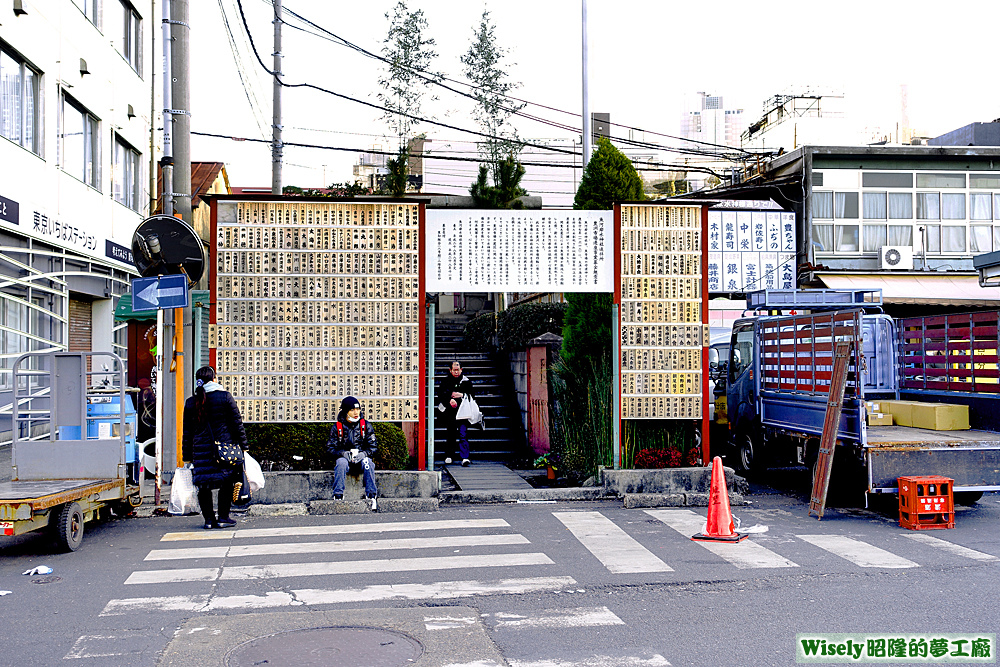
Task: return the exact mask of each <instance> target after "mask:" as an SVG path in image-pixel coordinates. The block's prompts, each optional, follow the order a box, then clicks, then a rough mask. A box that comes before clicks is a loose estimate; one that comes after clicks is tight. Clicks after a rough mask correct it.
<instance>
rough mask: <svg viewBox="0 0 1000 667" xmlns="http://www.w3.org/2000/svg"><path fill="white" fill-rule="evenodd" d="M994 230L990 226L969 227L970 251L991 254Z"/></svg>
mask: <svg viewBox="0 0 1000 667" xmlns="http://www.w3.org/2000/svg"><path fill="white" fill-rule="evenodd" d="M992 243H993V228H992V227H990V226H989V225H972V226H971V227H969V251H970V252H991V251H992V250H993V246H992Z"/></svg>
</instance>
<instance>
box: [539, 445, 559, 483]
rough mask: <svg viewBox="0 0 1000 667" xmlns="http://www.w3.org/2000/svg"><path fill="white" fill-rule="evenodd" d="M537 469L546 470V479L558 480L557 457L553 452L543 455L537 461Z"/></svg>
mask: <svg viewBox="0 0 1000 667" xmlns="http://www.w3.org/2000/svg"><path fill="white" fill-rule="evenodd" d="M535 467H536V468H545V472H546V477H547V478H548V479H555V478H556V470H557V469H558V468H557V467H556V455H555V454H553V453H552V452H547V453H545V454H542V455H541V456H539V457H538V458H537V459H535Z"/></svg>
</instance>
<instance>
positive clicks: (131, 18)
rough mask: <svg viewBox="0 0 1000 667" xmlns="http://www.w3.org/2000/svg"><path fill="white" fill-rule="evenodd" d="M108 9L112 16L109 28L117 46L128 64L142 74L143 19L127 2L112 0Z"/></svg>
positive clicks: (108, 23)
mask: <svg viewBox="0 0 1000 667" xmlns="http://www.w3.org/2000/svg"><path fill="white" fill-rule="evenodd" d="M108 9H109V10H110V11H111V12H112V14H111V16H110V17H109V20H108V22H107V26H108V31H109V32H110V34H111V35H112V38H113V40H114V42H115V46H116V47H117V48H118V51H119V52H120V53H121V54H122V56H124V57H125V60H126V62H128V64H129V65H131V66H132V69H134V70H135V71H136V72H141V71H142V67H141V66H142V63H141V62H140V54H141V53H142V17H141V16H139V14H138V12H136V11H135V8H134V7H132V3H130V2H128V1H127V0H111V2H109V3H108Z"/></svg>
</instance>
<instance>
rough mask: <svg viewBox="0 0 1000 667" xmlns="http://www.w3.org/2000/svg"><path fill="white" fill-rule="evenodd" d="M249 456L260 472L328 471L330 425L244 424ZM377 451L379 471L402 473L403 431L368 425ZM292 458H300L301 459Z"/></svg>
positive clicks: (404, 462)
mask: <svg viewBox="0 0 1000 667" xmlns="http://www.w3.org/2000/svg"><path fill="white" fill-rule="evenodd" d="M243 426H244V428H245V429H246V433H247V441H248V443H249V448H250V453H251V454H252V455H253V456H254V458H256V459H257V460H258V461H259V462H260V465H261V467H262V468H263V469H264V470H329V469H330V468H331V467H332V465H333V461H331V460H330V457H329V456H328V455H327V453H326V440H327V438H329V437H330V429H332V428H333V422H317V423H308V424H244V425H243ZM372 426H374V427H375V438H376V439H377V440H378V451H376V452H375V456H374V457H373V458H374V460H375V467H376V468H377V469H379V470H406V468H407V467H408V466H409V463H410V453H409V448H408V447H407V444H406V436H405V435H403V429H401V428H399V427H398V426H396V425H395V424H391V423H382V422H372ZM294 457H301V460H299V459H296V458H294Z"/></svg>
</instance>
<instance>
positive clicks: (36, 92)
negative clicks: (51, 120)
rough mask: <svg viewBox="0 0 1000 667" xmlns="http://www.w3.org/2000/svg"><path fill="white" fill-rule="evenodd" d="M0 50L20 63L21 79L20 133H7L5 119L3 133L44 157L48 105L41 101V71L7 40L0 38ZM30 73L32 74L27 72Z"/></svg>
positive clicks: (9, 139) (0, 104)
mask: <svg viewBox="0 0 1000 667" xmlns="http://www.w3.org/2000/svg"><path fill="white" fill-rule="evenodd" d="M0 53H2V54H3V55H4V56H6V57H7V59H8V60H11V61H13V62H14V63H15V64H16V65H17V68H18V77H19V81H20V84H19V85H18V90H17V100H16V102H17V106H18V109H17V116H18V118H17V130H18V137H17V138H16V139H15V138H13V137H8V136H7V135H6V134H4V133H3V126H2V123H0V136H2V137H3V138H4V139H6V140H7V141H9V142H11V143H13V144H15V145H17V146H20V147H21V148H23V149H25V150H28V151H31V152H32V153H34V154H35V155H37V156H38V157H44V155H43V153H42V151H43V148H44V146H45V142H44V141H43V140H42V111H43V110H44V108H45V106H44V104H43V103H42V92H43V90H44V87H43V86H42V71H41V70H40V69H38V68H37V67H35V66H34V65H32V64H31V63H30V62H29V61H28V60H27V59H26V58H24V57H22V56H21V55H20V54H19V53H18V52H17V51H15V50H14V49H13V48H11V47H10V46H8V45H7V43H6V42H3V41H0ZM29 73H30V77H29V76H28V74H29ZM29 90H30V92H31V97H30V100H29V98H28V96H27V94H26V93H28V91H29ZM0 94H2V88H0ZM28 102H30V104H28ZM29 106H30V107H31V108H30V109H29V108H28V107H29ZM2 109H3V98H2V97H0V110H2ZM0 112H2V111H0ZM29 118H30V121H31V123H30V127H31V136H30V138H29V137H28V136H27V129H26V128H27V127H28V121H29Z"/></svg>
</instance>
